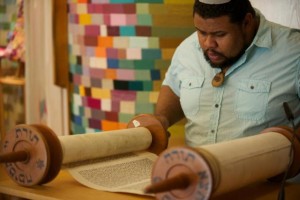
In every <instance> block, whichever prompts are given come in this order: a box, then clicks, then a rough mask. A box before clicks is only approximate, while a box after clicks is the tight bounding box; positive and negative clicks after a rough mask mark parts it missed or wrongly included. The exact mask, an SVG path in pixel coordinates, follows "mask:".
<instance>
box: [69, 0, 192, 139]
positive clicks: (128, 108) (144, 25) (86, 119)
mask: <svg viewBox="0 0 300 200" xmlns="http://www.w3.org/2000/svg"><path fill="white" fill-rule="evenodd" d="M192 5H193V0H184V1H182V0H77V1H76V0H69V2H68V9H69V15H68V17H69V27H68V28H69V52H70V53H69V59H70V82H71V83H72V84H71V89H70V90H71V91H70V102H71V107H70V111H71V131H72V132H73V133H74V134H77V133H85V132H94V131H107V130H115V129H123V128H126V125H127V123H128V122H129V121H130V119H132V117H134V116H135V115H137V114H141V113H153V112H154V108H155V104H156V101H157V97H158V93H159V89H160V86H161V83H162V80H163V78H164V74H165V72H166V70H167V68H168V66H169V64H170V60H171V57H172V55H173V53H174V50H175V48H176V47H177V46H178V44H179V43H180V42H181V41H182V40H183V39H184V38H185V37H187V36H188V35H190V34H191V33H192V32H193V31H194V27H193V24H192V22H193V21H192Z"/></svg>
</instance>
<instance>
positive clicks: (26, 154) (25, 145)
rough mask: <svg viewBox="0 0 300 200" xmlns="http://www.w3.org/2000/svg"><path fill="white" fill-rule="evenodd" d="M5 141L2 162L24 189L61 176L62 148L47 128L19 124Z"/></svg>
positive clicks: (9, 173) (13, 178) (8, 172)
mask: <svg viewBox="0 0 300 200" xmlns="http://www.w3.org/2000/svg"><path fill="white" fill-rule="evenodd" d="M41 133H42V134H41ZM3 141H4V142H3V144H2V150H1V155H0V163H4V167H5V170H6V171H7V174H8V175H9V176H10V178H11V179H12V180H13V181H15V182H16V183H18V184H20V185H23V186H32V185H38V184H43V183H46V182H49V181H51V180H52V179H53V178H54V177H55V176H56V175H57V174H58V172H59V170H60V166H61V162H62V148H61V146H60V143H59V140H58V138H57V136H56V135H55V133H54V132H53V131H52V130H50V129H49V128H48V127H46V126H42V125H30V126H29V125H17V126H16V127H15V128H14V129H13V130H11V131H10V132H8V133H7V134H6V137H5V138H4V140H3Z"/></svg>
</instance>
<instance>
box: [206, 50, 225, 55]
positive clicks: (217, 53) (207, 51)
mask: <svg viewBox="0 0 300 200" xmlns="http://www.w3.org/2000/svg"><path fill="white" fill-rule="evenodd" d="M209 52H210V53H213V54H216V55H218V56H222V57H225V56H224V55H223V54H222V53H220V52H218V51H215V50H214V49H206V50H205V51H204V54H205V55H208V53H209Z"/></svg>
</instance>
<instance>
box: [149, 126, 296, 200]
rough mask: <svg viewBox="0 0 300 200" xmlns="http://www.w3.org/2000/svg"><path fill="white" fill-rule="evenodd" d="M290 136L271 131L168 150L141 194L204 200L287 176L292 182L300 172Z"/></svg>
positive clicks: (284, 130)
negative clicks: (199, 145)
mask: <svg viewBox="0 0 300 200" xmlns="http://www.w3.org/2000/svg"><path fill="white" fill-rule="evenodd" d="M293 134H294V133H293V131H292V130H291V129H288V128H285V127H273V128H268V129H266V130H264V131H262V133H261V134H257V135H255V136H249V137H245V138H240V139H236V140H231V141H226V142H220V143H217V144H211V145H204V146H201V147H197V148H188V147H176V148H171V149H167V150H165V151H163V152H162V153H161V154H160V155H159V157H158V159H157V160H156V162H155V163H154V166H153V169H152V177H151V185H149V186H148V187H146V189H145V192H146V193H155V195H156V198H157V199H159V200H165V199H172V200H198V199H202V200H208V199H210V198H211V197H212V196H217V195H220V194H224V193H226V192H229V191H233V190H236V189H239V188H241V187H244V186H247V185H249V184H252V183H255V182H258V181H263V180H265V181H266V180H267V179H270V180H275V181H281V180H282V179H283V176H282V174H284V173H285V172H288V173H287V174H288V178H292V177H294V176H296V175H297V174H299V172H300V159H299V158H300V142H299V137H298V135H299V131H298V132H297V133H296V135H293ZM294 139H295V140H294ZM291 148H292V149H291ZM291 150H292V152H293V154H292V155H293V156H292V157H291V156H290V155H291V154H290V151H291ZM289 163H292V164H291V167H288V166H289Z"/></svg>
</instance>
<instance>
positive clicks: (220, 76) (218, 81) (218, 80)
mask: <svg viewBox="0 0 300 200" xmlns="http://www.w3.org/2000/svg"><path fill="white" fill-rule="evenodd" d="M224 80H225V74H224V72H223V71H221V72H219V73H217V74H216V75H215V76H214V78H213V80H212V81H211V84H212V86H214V87H220V86H221V85H223V83H224Z"/></svg>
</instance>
